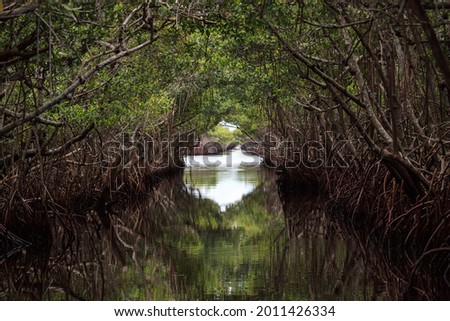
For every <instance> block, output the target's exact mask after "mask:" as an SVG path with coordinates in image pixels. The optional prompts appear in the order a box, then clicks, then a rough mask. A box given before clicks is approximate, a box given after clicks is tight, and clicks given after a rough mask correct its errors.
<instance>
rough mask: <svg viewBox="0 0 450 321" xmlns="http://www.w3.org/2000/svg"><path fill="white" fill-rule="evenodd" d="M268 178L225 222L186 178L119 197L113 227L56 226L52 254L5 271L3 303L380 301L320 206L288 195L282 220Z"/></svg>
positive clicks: (81, 220)
mask: <svg viewBox="0 0 450 321" xmlns="http://www.w3.org/2000/svg"><path fill="white" fill-rule="evenodd" d="M261 175H262V177H261V182H263V183H261V184H259V185H258V186H257V187H256V188H255V190H254V191H253V192H252V193H250V194H248V195H245V196H244V197H243V198H242V200H241V201H239V202H237V203H235V204H233V205H230V206H228V207H227V210H226V212H225V213H221V212H220V207H219V206H218V205H217V204H216V203H214V202H213V201H211V200H208V199H201V198H200V199H199V198H196V197H194V195H192V194H190V191H189V190H188V189H187V188H186V186H185V185H184V183H183V181H182V177H181V175H177V176H175V177H173V178H172V179H170V180H164V181H162V182H160V183H159V184H157V185H156V186H155V187H154V188H153V190H152V191H151V192H150V193H149V194H148V195H147V196H146V197H143V198H142V199H139V200H129V199H128V200H127V199H125V198H124V195H119V194H117V195H113V198H112V199H113V200H114V202H113V203H111V204H108V206H107V208H106V209H105V214H107V215H108V217H109V221H110V225H109V227H108V228H107V227H105V225H104V224H102V222H101V219H100V218H99V217H98V215H97V214H96V213H95V212H94V211H88V212H86V213H80V215H78V216H76V217H77V219H73V216H71V217H54V218H53V220H52V234H53V236H54V237H53V245H52V249H51V251H43V252H42V251H41V252H38V253H36V252H35V251H32V250H31V249H30V250H28V249H27V252H26V253H18V254H17V255H14V256H12V257H10V258H9V259H8V260H7V261H6V262H5V263H4V264H2V265H1V268H0V279H1V281H0V287H1V288H0V292H1V295H2V297H3V298H6V299H37V300H41V299H50V300H55V299H76V300H101V299H117V300H123V299H140V300H146V299H153V300H158V299H166V300H167V299H186V300H192V299H200V300H202V299H203V300H214V299H217V300H224V299H225V300H232V299H240V300H243V299H253V300H305V299H307V300H312V299H362V298H371V296H370V295H371V294H370V293H369V290H373V287H370V286H369V287H367V286H366V284H367V283H368V282H367V276H366V275H365V270H364V269H363V265H362V261H361V255H360V254H359V252H358V251H357V250H356V248H355V246H353V245H352V244H351V243H346V242H345V241H343V240H342V239H341V237H340V236H339V233H338V231H337V228H336V226H335V225H334V224H332V223H329V222H328V221H327V220H326V219H325V216H324V214H323V211H322V209H321V206H320V204H319V203H317V202H314V201H312V199H310V198H307V197H306V198H304V199H298V198H294V197H291V198H289V197H288V196H287V195H284V194H283V193H282V195H283V202H284V203H283V208H284V211H285V215H283V213H282V208H281V203H280V201H279V198H278V191H277V185H276V184H275V178H274V176H273V173H264V172H263V173H262V174H261ZM297 195H298V194H297ZM296 197H297V196H296ZM285 224H286V225H285ZM370 281H372V280H370ZM372 283H373V282H369V283H368V284H372ZM372 292H373V291H372Z"/></svg>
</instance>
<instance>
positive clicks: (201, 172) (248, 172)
mask: <svg viewBox="0 0 450 321" xmlns="http://www.w3.org/2000/svg"><path fill="white" fill-rule="evenodd" d="M186 162H187V165H188V167H189V169H188V170H187V171H186V176H187V177H188V183H189V184H188V185H190V186H191V187H193V188H195V189H197V193H196V194H197V195H196V196H201V197H202V198H208V199H211V200H213V201H215V202H216V203H217V204H219V206H220V209H221V211H225V209H226V206H227V205H230V204H233V203H236V202H238V201H239V200H241V199H242V197H243V196H244V195H246V194H248V193H250V192H252V191H253V190H254V189H255V187H256V185H257V184H258V182H259V177H258V171H257V170H256V168H255V170H252V167H256V166H257V165H259V163H260V159H259V157H256V156H246V155H244V154H242V152H241V151H240V150H236V151H233V152H231V153H228V154H227V155H220V156H195V157H189V158H188V159H187V160H186ZM243 167H245V169H244V168H243ZM189 177H190V178H192V179H190V178H189ZM194 193H195V192H194ZM198 194H200V195H198Z"/></svg>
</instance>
